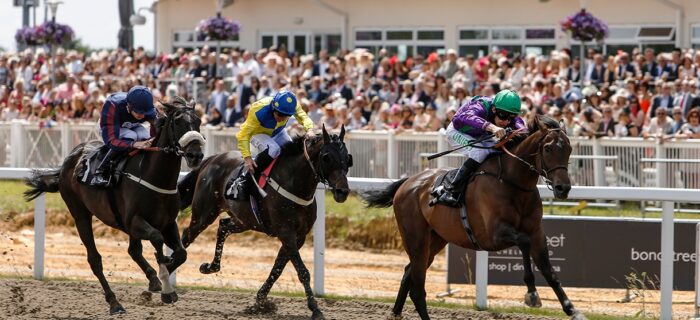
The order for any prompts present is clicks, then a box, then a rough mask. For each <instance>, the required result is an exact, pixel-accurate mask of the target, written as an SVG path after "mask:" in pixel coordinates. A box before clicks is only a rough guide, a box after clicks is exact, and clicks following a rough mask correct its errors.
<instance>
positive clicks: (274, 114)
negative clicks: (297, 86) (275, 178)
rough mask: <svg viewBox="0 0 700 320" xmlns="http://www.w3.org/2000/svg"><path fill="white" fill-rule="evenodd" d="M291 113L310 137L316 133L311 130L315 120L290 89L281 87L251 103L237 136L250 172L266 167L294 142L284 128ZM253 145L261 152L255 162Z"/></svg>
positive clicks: (239, 147) (239, 148)
mask: <svg viewBox="0 0 700 320" xmlns="http://www.w3.org/2000/svg"><path fill="white" fill-rule="evenodd" d="M291 116H294V117H295V118H296V119H297V121H298V122H299V123H300V124H301V125H302V126H303V127H304V130H306V135H307V137H308V138H313V137H314V136H315V135H314V133H313V131H312V130H311V129H313V127H314V123H313V121H312V120H311V118H309V116H308V115H307V114H306V112H304V110H303V109H302V108H301V105H300V104H298V103H297V97H296V96H295V95H294V93H292V92H290V91H287V90H282V91H280V92H278V93H277V94H275V96H274V97H266V98H262V99H260V100H258V101H256V102H253V103H252V104H251V105H250V110H249V111H248V117H247V118H246V120H245V122H244V123H243V124H242V125H241V131H239V132H238V134H237V135H236V138H237V140H238V150H240V151H241V156H242V157H243V160H244V161H245V167H246V169H247V170H248V172H249V173H251V174H252V173H254V172H255V168H260V170H265V168H266V167H267V166H269V165H270V163H272V160H274V159H276V158H277V157H278V156H279V155H280V152H281V150H282V148H281V147H282V146H284V145H285V144H286V143H288V142H291V141H292V139H291V138H290V137H289V134H288V133H287V131H286V130H284V129H285V126H286V125H287V121H288V120H289V118H290V117H291ZM251 145H253V146H254V147H255V148H256V149H258V151H259V153H258V155H257V156H256V159H255V161H253V158H252V157H251V154H250V146H251ZM256 162H257V163H256Z"/></svg>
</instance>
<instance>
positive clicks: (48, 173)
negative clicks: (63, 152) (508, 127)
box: [24, 168, 61, 201]
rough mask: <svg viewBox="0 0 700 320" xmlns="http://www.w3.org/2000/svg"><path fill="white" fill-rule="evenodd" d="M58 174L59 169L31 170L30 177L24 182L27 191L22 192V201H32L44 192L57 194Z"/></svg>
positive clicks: (59, 172)
mask: <svg viewBox="0 0 700 320" xmlns="http://www.w3.org/2000/svg"><path fill="white" fill-rule="evenodd" d="M60 174H61V168H56V169H50V170H32V173H31V175H30V176H29V178H27V179H26V180H25V182H24V183H25V184H26V185H27V186H29V190H27V191H25V192H24V200H26V201H31V200H34V199H36V198H37V197H38V196H40V195H41V194H43V193H44V192H58V176H59V175H60Z"/></svg>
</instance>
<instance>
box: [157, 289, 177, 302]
mask: <svg viewBox="0 0 700 320" xmlns="http://www.w3.org/2000/svg"><path fill="white" fill-rule="evenodd" d="M177 300H178V297H177V292H174V291H173V292H171V293H161V294H160V301H163V303H165V304H171V303H175V302H177Z"/></svg>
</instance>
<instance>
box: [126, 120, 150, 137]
mask: <svg viewBox="0 0 700 320" xmlns="http://www.w3.org/2000/svg"><path fill="white" fill-rule="evenodd" d="M150 138H151V133H150V132H149V131H148V129H146V128H145V127H144V126H142V125H140V124H134V123H129V125H128V126H122V127H121V128H119V139H124V140H131V141H143V140H148V139H150Z"/></svg>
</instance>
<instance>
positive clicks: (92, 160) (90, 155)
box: [75, 145, 129, 186]
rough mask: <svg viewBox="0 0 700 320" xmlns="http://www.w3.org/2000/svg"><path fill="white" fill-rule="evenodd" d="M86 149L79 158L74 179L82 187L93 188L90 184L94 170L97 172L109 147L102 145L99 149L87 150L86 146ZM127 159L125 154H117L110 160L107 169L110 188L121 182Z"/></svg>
mask: <svg viewBox="0 0 700 320" xmlns="http://www.w3.org/2000/svg"><path fill="white" fill-rule="evenodd" d="M86 149H87V150H86V152H85V153H84V154H83V156H82V157H81V158H80V160H79V163H78V165H77V167H76V170H75V172H76V173H75V177H76V178H77V179H78V182H80V183H82V184H84V185H88V186H93V185H92V184H91V182H92V178H93V177H94V176H95V170H97V167H98V166H99V165H100V162H102V159H103V158H104V157H105V155H106V154H107V151H109V147H108V146H106V145H102V146H101V147H96V148H94V149H92V150H89V149H88V146H87V145H86ZM128 159H129V157H127V156H126V153H123V154H119V155H117V156H115V157H114V158H113V159H112V161H111V163H110V164H109V169H108V170H109V175H110V181H111V183H110V185H111V186H116V185H117V184H119V181H121V176H122V174H121V173H122V172H123V170H124V167H126V162H127V160H128Z"/></svg>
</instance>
